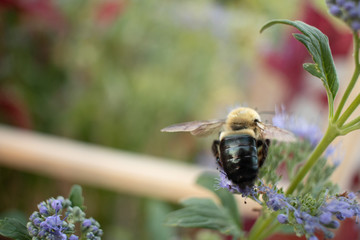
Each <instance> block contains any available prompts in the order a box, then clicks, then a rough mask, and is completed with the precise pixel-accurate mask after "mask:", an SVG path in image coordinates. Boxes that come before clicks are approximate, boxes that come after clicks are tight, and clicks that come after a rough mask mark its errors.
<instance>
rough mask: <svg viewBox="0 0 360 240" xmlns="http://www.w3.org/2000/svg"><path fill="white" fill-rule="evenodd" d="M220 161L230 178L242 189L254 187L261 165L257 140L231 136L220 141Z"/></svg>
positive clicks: (243, 136)
mask: <svg viewBox="0 0 360 240" xmlns="http://www.w3.org/2000/svg"><path fill="white" fill-rule="evenodd" d="M220 161H221V163H222V166H223V168H224V170H225V173H226V174H227V176H228V178H229V179H230V180H231V181H233V182H234V183H235V184H237V185H239V187H240V188H245V187H246V186H252V185H253V183H254V181H255V179H256V177H257V173H258V169H259V164H258V156H257V149H256V140H255V138H253V137H251V136H249V135H230V136H226V137H224V138H223V139H222V140H221V141H220Z"/></svg>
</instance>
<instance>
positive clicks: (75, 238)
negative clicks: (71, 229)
mask: <svg viewBox="0 0 360 240" xmlns="http://www.w3.org/2000/svg"><path fill="white" fill-rule="evenodd" d="M69 240H79V237H78V236H76V235H74V234H72V235H71V236H70V237H69Z"/></svg>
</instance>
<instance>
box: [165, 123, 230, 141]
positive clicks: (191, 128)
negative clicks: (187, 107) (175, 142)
mask: <svg viewBox="0 0 360 240" xmlns="http://www.w3.org/2000/svg"><path fill="white" fill-rule="evenodd" d="M224 123H225V119H214V120H207V121H193V122H184V123H178V124H174V125H171V126H169V127H166V128H163V129H161V131H162V132H190V133H191V134H192V135H195V136H199V137H203V136H208V135H210V134H212V133H215V132H219V131H220V128H221V127H222V126H223V125H224Z"/></svg>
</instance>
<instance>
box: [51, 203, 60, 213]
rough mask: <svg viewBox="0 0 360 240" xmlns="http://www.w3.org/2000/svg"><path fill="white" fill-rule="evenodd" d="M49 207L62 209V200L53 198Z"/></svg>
mask: <svg viewBox="0 0 360 240" xmlns="http://www.w3.org/2000/svg"><path fill="white" fill-rule="evenodd" d="M51 207H52V208H53V209H54V210H55V211H56V212H58V211H60V210H61V209H62V202H61V201H60V200H53V201H52V203H51Z"/></svg>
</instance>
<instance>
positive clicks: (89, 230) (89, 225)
mask: <svg viewBox="0 0 360 240" xmlns="http://www.w3.org/2000/svg"><path fill="white" fill-rule="evenodd" d="M81 231H82V232H83V233H84V234H86V237H87V239H94V240H97V239H100V237H101V236H102V234H103V231H102V230H101V229H100V224H99V223H98V222H97V221H96V220H95V219H93V218H87V219H85V220H84V221H83V222H82V224H81Z"/></svg>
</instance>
